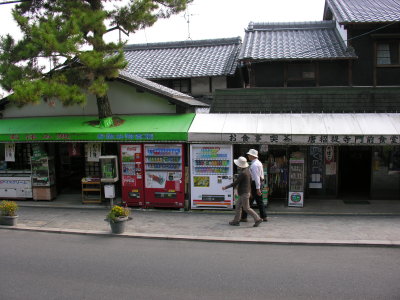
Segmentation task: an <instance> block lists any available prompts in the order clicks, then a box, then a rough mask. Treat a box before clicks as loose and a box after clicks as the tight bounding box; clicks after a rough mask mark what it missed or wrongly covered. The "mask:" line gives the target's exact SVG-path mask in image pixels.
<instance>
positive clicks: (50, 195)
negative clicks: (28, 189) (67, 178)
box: [32, 185, 57, 201]
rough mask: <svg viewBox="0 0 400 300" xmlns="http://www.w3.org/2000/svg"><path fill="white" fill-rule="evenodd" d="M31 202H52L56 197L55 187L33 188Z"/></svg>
mask: <svg viewBox="0 0 400 300" xmlns="http://www.w3.org/2000/svg"><path fill="white" fill-rule="evenodd" d="M32 192H33V200H35V201H37V200H53V199H54V198H55V197H56V196H57V190H56V186H55V185H52V186H50V187H47V186H43V187H38V186H35V187H33V188H32Z"/></svg>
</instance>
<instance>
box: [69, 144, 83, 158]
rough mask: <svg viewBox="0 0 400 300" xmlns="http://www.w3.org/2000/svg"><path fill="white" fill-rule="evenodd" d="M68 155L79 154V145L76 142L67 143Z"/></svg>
mask: <svg viewBox="0 0 400 300" xmlns="http://www.w3.org/2000/svg"><path fill="white" fill-rule="evenodd" d="M68 154H69V156H81V147H79V144H77V143H71V144H68Z"/></svg>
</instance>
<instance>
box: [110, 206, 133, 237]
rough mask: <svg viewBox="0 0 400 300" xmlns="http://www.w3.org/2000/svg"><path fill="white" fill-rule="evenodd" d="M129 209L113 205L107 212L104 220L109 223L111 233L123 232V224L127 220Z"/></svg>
mask: <svg viewBox="0 0 400 300" xmlns="http://www.w3.org/2000/svg"><path fill="white" fill-rule="evenodd" d="M129 215H130V209H129V208H128V207H122V206H118V205H114V206H113V207H112V208H111V210H110V211H109V213H108V214H107V217H106V221H108V222H109V223H110V226H111V232H112V233H123V232H124V231H125V224H126V222H127V221H128V220H129V218H128V217H129Z"/></svg>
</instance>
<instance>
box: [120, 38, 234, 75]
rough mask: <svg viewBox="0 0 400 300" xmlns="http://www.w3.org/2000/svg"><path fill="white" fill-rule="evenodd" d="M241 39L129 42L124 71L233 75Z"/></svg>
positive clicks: (136, 73)
mask: <svg viewBox="0 0 400 300" xmlns="http://www.w3.org/2000/svg"><path fill="white" fill-rule="evenodd" d="M240 44H241V39H240V37H237V38H226V39H214V40H198V41H182V42H168V43H153V44H136V45H128V46H126V47H125V48H124V53H125V59H126V60H127V61H128V65H127V67H126V68H125V71H126V72H128V73H131V74H134V75H137V76H140V77H143V78H147V79H171V78H190V77H209V76H227V75H233V74H234V73H235V70H236V64H237V61H236V60H237V56H238V53H239V50H240Z"/></svg>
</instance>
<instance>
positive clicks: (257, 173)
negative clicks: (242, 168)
mask: <svg viewBox="0 0 400 300" xmlns="http://www.w3.org/2000/svg"><path fill="white" fill-rule="evenodd" d="M247 157H248V158H249V160H250V161H251V165H250V174H251V194H252V196H253V197H251V198H250V201H249V202H250V207H251V204H252V203H253V201H254V200H256V203H257V207H258V209H259V210H260V217H261V218H262V219H263V221H264V222H267V213H266V209H265V207H264V202H263V199H262V192H261V188H262V182H263V181H264V170H263V165H262V163H261V162H260V161H259V160H258V151H257V150H255V149H250V150H249V152H247ZM240 221H241V222H247V213H246V212H245V211H243V213H242V219H241V220H240Z"/></svg>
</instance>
